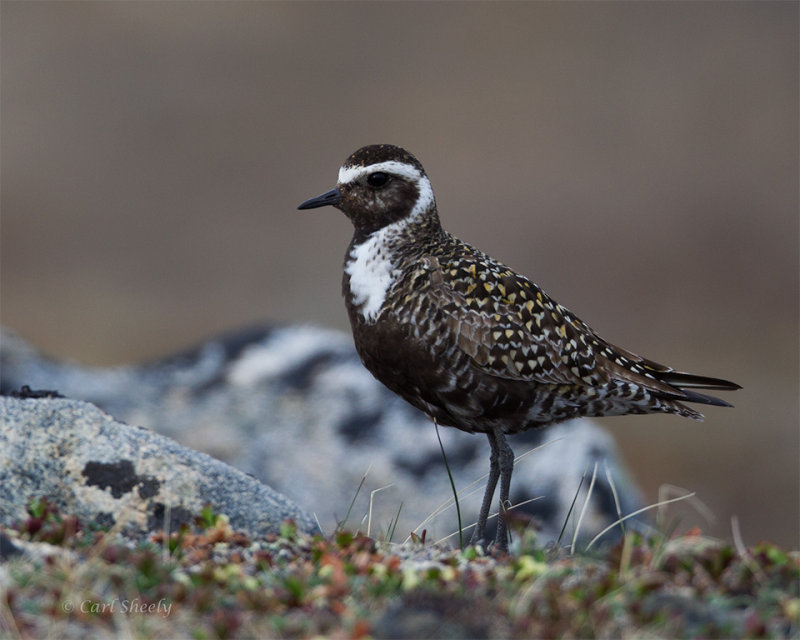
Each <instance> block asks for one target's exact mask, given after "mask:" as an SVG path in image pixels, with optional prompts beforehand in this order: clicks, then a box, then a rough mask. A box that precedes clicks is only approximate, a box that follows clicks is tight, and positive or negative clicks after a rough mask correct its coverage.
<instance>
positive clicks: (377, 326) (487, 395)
mask: <svg viewBox="0 0 800 640" xmlns="http://www.w3.org/2000/svg"><path fill="white" fill-rule="evenodd" d="M419 330H420V327H418V326H414V325H410V324H402V323H397V322H393V321H385V320H384V319H382V318H379V319H378V321H377V322H375V323H372V324H369V325H365V324H362V323H354V325H353V331H354V333H357V337H356V341H355V342H356V348H357V350H358V354H359V356H360V358H361V361H362V362H363V363H364V366H365V367H366V368H367V369H368V370H369V371H370V372H371V373H372V375H373V376H375V377H376V378H377V379H378V380H379V381H380V382H382V383H383V384H384V385H386V386H387V387H388V388H389V389H391V390H392V391H394V392H395V393H397V394H398V395H399V396H401V397H402V398H404V399H405V400H406V401H408V402H409V403H410V404H412V405H414V406H415V407H417V408H418V409H421V410H422V411H424V412H425V413H427V414H428V415H429V416H431V417H432V418H434V419H435V420H436V421H437V422H438V423H439V424H442V425H448V426H453V427H457V428H459V429H462V430H464V431H470V432H474V431H477V432H488V431H494V430H496V429H500V430H502V431H503V432H505V433H514V432H517V431H523V430H525V429H530V428H533V427H537V426H543V425H545V424H548V423H551V422H554V421H558V420H560V419H567V418H569V417H572V416H573V415H575V412H574V411H573V410H571V409H567V410H562V409H563V407H562V408H560V409H559V417H555V419H554V416H552V415H550V413H549V412H551V411H552V409H553V408H554V406H553V405H554V401H553V400H552V398H553V397H554V391H555V389H554V385H547V384H536V383H531V382H524V381H519V380H508V379H504V378H500V377H497V376H495V375H492V374H490V373H488V372H486V371H484V370H482V369H480V368H479V367H478V366H477V365H476V364H475V363H474V362H473V361H472V359H471V358H470V357H469V355H467V354H465V353H464V352H463V351H461V350H460V349H459V348H458V346H457V345H456V344H451V343H449V342H448V341H447V339H446V334H430V335H429V334H425V335H420V331H419ZM562 404H563V403H562ZM561 414H563V417H561Z"/></svg>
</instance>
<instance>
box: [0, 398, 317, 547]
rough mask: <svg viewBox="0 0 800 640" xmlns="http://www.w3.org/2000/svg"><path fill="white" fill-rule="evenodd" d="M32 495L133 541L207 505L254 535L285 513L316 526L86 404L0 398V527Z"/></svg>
mask: <svg viewBox="0 0 800 640" xmlns="http://www.w3.org/2000/svg"><path fill="white" fill-rule="evenodd" d="M40 497H46V498H48V499H49V500H52V501H53V502H54V503H55V504H56V505H58V507H59V508H61V509H62V510H63V511H65V512H68V513H70V514H72V515H75V516H77V517H78V518H79V519H80V520H82V521H87V522H89V521H91V522H97V523H99V524H101V525H105V526H108V527H112V528H116V529H118V530H119V531H120V532H121V533H122V534H123V535H125V536H126V537H129V538H134V539H137V538H145V537H147V535H148V534H149V533H151V532H154V531H157V530H159V529H164V530H168V531H174V530H175V529H176V528H177V527H178V526H179V525H180V524H182V523H191V522H192V520H193V519H194V518H195V517H197V516H198V515H199V514H200V513H201V511H202V510H203V507H204V506H205V505H206V504H210V505H211V507H212V508H213V509H214V511H215V512H218V513H225V514H226V515H228V517H229V518H230V522H231V526H233V527H234V528H236V529H241V530H243V531H246V532H249V533H250V534H251V535H254V536H259V535H266V534H269V533H278V532H279V530H280V525H281V523H282V522H283V521H285V520H286V519H293V520H294V521H295V522H296V523H297V524H298V526H299V527H301V528H303V529H304V530H305V531H315V530H316V525H315V523H314V520H313V519H312V518H311V517H310V516H309V515H308V514H306V513H304V512H303V511H301V510H300V509H299V508H298V507H297V506H296V505H295V504H293V503H292V502H291V501H290V500H289V499H288V498H286V497H285V496H283V495H281V494H279V493H278V492H276V491H274V490H272V489H271V488H269V487H267V486H265V485H263V484H262V483H260V482H259V481H257V480H256V479H255V478H252V477H250V476H248V475H247V474H245V473H243V472H241V471H239V470H237V469H234V468H233V467H231V466H229V465H227V464H225V463H223V462H220V461H219V460H215V459H214V458H212V457H210V456H208V455H205V454H203V453H198V452H196V451H192V450H190V449H186V448H185V447H182V446H181V445H179V444H178V443H177V442H175V441H173V440H170V439H169V438H165V437H164V436H161V435H158V434H156V433H153V432H152V431H150V430H148V429H145V428H142V427H132V426H129V425H127V424H122V423H120V422H117V421H115V420H114V419H113V418H111V416H109V415H107V414H105V413H103V412H102V411H100V409H98V408H97V407H95V406H93V405H91V404H89V403H87V402H80V401H76V400H68V399H58V398H54V399H18V398H11V397H3V398H0V524H5V525H9V524H11V523H12V522H15V521H21V520H24V519H25V517H26V515H27V514H26V512H27V508H28V505H29V503H30V501H31V499H36V498H40Z"/></svg>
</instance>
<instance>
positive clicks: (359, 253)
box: [344, 220, 405, 322]
mask: <svg viewBox="0 0 800 640" xmlns="http://www.w3.org/2000/svg"><path fill="white" fill-rule="evenodd" d="M404 222H405V221H403V220H401V221H400V222H395V223H394V224H391V225H388V226H386V227H384V228H383V229H378V231H376V232H375V233H373V234H372V235H371V236H370V237H369V238H367V239H366V240H365V241H364V242H362V243H361V244H359V245H356V246H355V247H353V249H352V250H351V251H350V256H349V259H348V260H347V263H346V264H345V266H344V270H345V272H346V273H347V274H348V275H349V276H350V293H352V294H353V302H354V303H355V304H357V305H362V306H361V309H360V311H361V315H362V316H364V320H366V321H367V322H374V321H375V318H377V317H378V313H380V310H381V307H382V306H383V303H384V301H385V300H386V292H387V291H389V288H390V287H391V286H392V284H393V283H394V281H395V278H397V270H396V269H394V268H393V266H392V262H391V260H390V259H389V256H388V254H387V253H386V238H387V235H388V234H389V233H391V231H394V230H393V229H391V228H392V227H395V226H396V225H398V224H401V223H404Z"/></svg>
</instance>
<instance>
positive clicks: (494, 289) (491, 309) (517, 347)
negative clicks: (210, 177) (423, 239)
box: [422, 254, 609, 386]
mask: <svg viewBox="0 0 800 640" xmlns="http://www.w3.org/2000/svg"><path fill="white" fill-rule="evenodd" d="M422 269H424V270H426V271H427V272H428V278H429V280H428V285H429V287H430V289H429V291H430V294H431V298H432V299H433V300H434V301H435V304H436V305H437V306H438V308H439V310H440V311H441V312H442V314H443V316H444V319H445V323H444V324H445V326H446V329H445V330H447V331H448V332H450V333H451V335H452V339H453V340H454V341H455V342H456V343H457V345H458V347H459V349H461V350H462V351H463V352H464V353H466V354H468V355H469V356H470V357H471V358H472V360H473V362H474V363H475V364H476V365H477V366H478V367H480V368H481V369H483V370H485V371H487V372H489V373H491V374H493V375H496V376H499V377H502V378H508V379H513V380H522V381H530V382H539V383H547V384H580V385H589V386H596V385H602V384H604V383H605V382H607V381H608V379H609V376H608V374H607V373H606V371H605V368H603V367H598V354H597V353H596V350H597V347H598V343H597V341H596V340H595V337H594V333H593V332H592V331H591V329H589V327H588V326H587V325H586V324H585V323H583V322H582V321H581V320H580V319H579V318H577V317H576V316H574V315H573V314H571V313H570V312H569V311H568V310H567V309H565V308H564V307H562V306H561V305H559V304H557V303H555V302H554V301H553V300H551V299H550V298H549V297H548V296H547V295H546V294H545V293H544V292H543V291H541V290H540V289H539V287H537V286H536V285H535V284H534V283H533V282H531V281H530V280H528V279H527V278H525V277H523V276H521V275H519V274H517V273H515V272H514V271H512V270H511V269H509V268H508V267H506V266H504V265H502V264H500V263H497V262H495V261H494V260H492V259H491V258H488V256H484V255H483V254H478V255H470V254H468V255H460V256H457V257H447V258H444V257H441V256H440V257H433V256H426V257H425V258H423V259H422Z"/></svg>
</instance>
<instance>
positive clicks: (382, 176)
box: [367, 171, 389, 188]
mask: <svg viewBox="0 0 800 640" xmlns="http://www.w3.org/2000/svg"><path fill="white" fill-rule="evenodd" d="M387 182H389V175H388V174H386V173H383V171H376V172H375V173H370V174H369V175H368V176H367V184H368V185H369V186H370V187H376V188H378V187H382V186H383V185H385V184H386V183H387Z"/></svg>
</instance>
